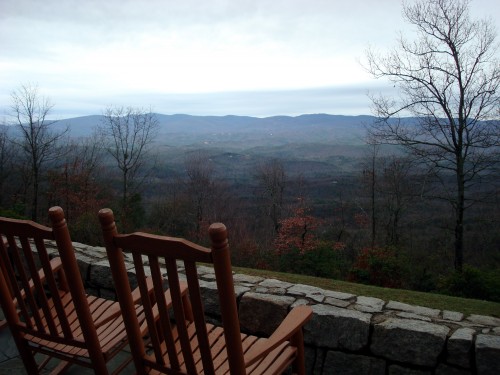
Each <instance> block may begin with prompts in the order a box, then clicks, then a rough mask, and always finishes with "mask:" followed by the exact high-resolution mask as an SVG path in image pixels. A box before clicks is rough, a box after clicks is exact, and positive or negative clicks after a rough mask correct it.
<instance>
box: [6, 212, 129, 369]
mask: <svg viewBox="0 0 500 375" xmlns="http://www.w3.org/2000/svg"><path fill="white" fill-rule="evenodd" d="M49 217H50V219H51V222H52V226H53V228H52V229H51V228H49V227H45V226H42V225H39V224H37V223H34V222H32V221H28V220H15V219H8V218H4V217H0V236H1V237H2V239H5V240H6V241H3V240H2V241H0V246H1V247H0V266H1V267H0V303H1V307H2V309H3V312H4V315H5V318H6V320H7V323H8V326H9V328H10V330H11V332H12V336H13V338H14V341H15V343H16V345H17V348H18V351H19V353H20V355H21V358H22V360H23V363H24V366H25V367H26V370H27V372H28V374H37V373H39V371H41V369H42V368H44V367H45V366H46V365H47V363H49V361H50V360H51V359H52V358H56V359H59V360H60V361H58V362H57V366H56V367H55V369H54V370H53V373H58V372H60V371H61V372H62V371H64V370H65V369H66V368H67V367H68V366H70V365H71V364H79V365H82V366H86V367H90V368H93V369H94V371H95V373H97V374H107V373H108V369H107V365H106V364H107V362H108V361H109V360H110V359H111V358H112V357H113V356H114V355H115V354H117V353H118V352H119V351H120V349H122V348H123V347H124V346H125V345H126V344H127V336H126V331H125V327H124V324H123V319H122V316H121V312H120V308H119V304H118V302H113V301H109V300H106V299H103V298H97V297H93V296H89V295H86V293H85V290H84V286H83V281H82V279H81V276H80V271H79V268H78V264H77V261H76V257H75V254H74V251H73V246H72V243H71V239H70V235H69V231H68V227H67V225H66V220H65V219H64V213H63V210H62V209H61V208H60V207H53V208H51V209H50V210H49ZM46 240H55V242H56V244H57V249H58V254H55V255H56V257H54V258H52V259H51V256H50V255H49V253H48V252H47V248H46ZM36 353H41V354H42V356H41V357H42V358H45V359H44V360H43V361H41V363H40V364H37V361H36V360H35V356H34V355H35V354H36ZM37 358H38V356H37ZM131 360H132V358H131V356H128V360H127V361H125V362H124V363H122V364H121V365H120V366H119V367H118V368H117V369H116V370H115V372H118V371H120V370H122V369H123V368H124V367H125V366H126V365H127V364H128V363H130V362H131Z"/></svg>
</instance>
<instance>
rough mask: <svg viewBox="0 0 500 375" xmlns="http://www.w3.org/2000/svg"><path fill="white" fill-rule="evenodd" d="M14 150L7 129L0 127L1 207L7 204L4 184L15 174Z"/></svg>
mask: <svg viewBox="0 0 500 375" xmlns="http://www.w3.org/2000/svg"><path fill="white" fill-rule="evenodd" d="M13 152H14V149H13V147H12V144H11V142H10V138H9V136H8V133H7V127H5V126H1V125H0V191H1V192H2V194H0V207H2V206H3V205H4V204H5V196H4V194H5V189H4V184H5V182H6V181H7V178H9V175H11V174H12V172H13V164H12V163H13Z"/></svg>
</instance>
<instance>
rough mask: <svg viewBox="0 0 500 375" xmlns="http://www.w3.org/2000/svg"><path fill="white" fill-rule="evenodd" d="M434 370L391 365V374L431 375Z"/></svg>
mask: <svg viewBox="0 0 500 375" xmlns="http://www.w3.org/2000/svg"><path fill="white" fill-rule="evenodd" d="M431 374H432V371H426V370H417V369H413V368H408V367H403V366H399V365H391V366H389V375H431Z"/></svg>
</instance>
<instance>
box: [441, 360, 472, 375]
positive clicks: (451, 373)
mask: <svg viewBox="0 0 500 375" xmlns="http://www.w3.org/2000/svg"><path fill="white" fill-rule="evenodd" d="M434 374H435V375H470V374H472V372H471V371H470V370H466V369H463V368H457V367H453V366H449V365H446V364H444V363H440V364H439V366H438V367H437V369H436V371H435V372H434Z"/></svg>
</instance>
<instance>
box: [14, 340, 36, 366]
mask: <svg viewBox="0 0 500 375" xmlns="http://www.w3.org/2000/svg"><path fill="white" fill-rule="evenodd" d="M14 341H16V344H17V350H18V351H19V355H20V356H21V359H22V361H23V364H24V367H25V368H26V371H27V372H28V374H39V370H38V365H37V364H36V361H35V357H34V355H33V352H32V351H31V349H30V348H29V346H28V345H27V344H26V342H24V340H22V339H19V338H17V339H16V337H14Z"/></svg>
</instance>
